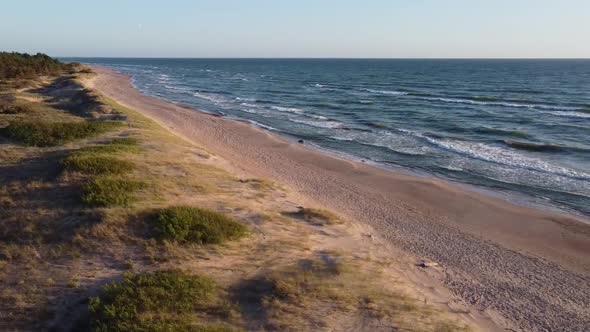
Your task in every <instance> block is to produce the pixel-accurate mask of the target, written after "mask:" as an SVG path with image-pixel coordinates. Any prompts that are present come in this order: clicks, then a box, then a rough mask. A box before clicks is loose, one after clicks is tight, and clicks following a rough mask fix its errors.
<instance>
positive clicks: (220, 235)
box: [155, 206, 248, 244]
mask: <svg viewBox="0 0 590 332" xmlns="http://www.w3.org/2000/svg"><path fill="white" fill-rule="evenodd" d="M155 230H156V234H157V236H158V237H160V238H161V239H166V240H174V241H178V242H192V243H198V244H218V243H222V242H224V241H227V240H235V239H239V238H241V237H243V236H245V235H246V234H247V232H248V229H247V227H246V226H244V225H242V224H240V223H238V222H236V221H234V220H233V219H231V218H229V217H227V216H225V215H223V214H221V213H218V212H215V211H210V210H206V209H200V208H194V207H189V206H177V207H171V208H166V209H163V210H161V211H160V213H159V214H158V216H157V218H156V221H155Z"/></svg>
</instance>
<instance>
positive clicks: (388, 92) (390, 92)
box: [366, 89, 408, 96]
mask: <svg viewBox="0 0 590 332" xmlns="http://www.w3.org/2000/svg"><path fill="white" fill-rule="evenodd" d="M366 91H368V92H370V93H376V94H380V95H390V96H405V95H407V94H408V93H407V92H403V91H395V90H375V89H366Z"/></svg>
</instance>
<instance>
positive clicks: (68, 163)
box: [62, 153, 134, 175]
mask: <svg viewBox="0 0 590 332" xmlns="http://www.w3.org/2000/svg"><path fill="white" fill-rule="evenodd" d="M62 166H63V169H64V171H68V172H80V173H84V174H93V175H101V174H110V175H116V174H123V173H127V172H130V171H132V170H133V168H134V165H133V163H132V162H130V161H127V160H121V159H119V158H116V157H112V156H100V155H93V154H79V153H75V154H72V155H70V156H68V157H66V158H65V159H64V160H63V161H62Z"/></svg>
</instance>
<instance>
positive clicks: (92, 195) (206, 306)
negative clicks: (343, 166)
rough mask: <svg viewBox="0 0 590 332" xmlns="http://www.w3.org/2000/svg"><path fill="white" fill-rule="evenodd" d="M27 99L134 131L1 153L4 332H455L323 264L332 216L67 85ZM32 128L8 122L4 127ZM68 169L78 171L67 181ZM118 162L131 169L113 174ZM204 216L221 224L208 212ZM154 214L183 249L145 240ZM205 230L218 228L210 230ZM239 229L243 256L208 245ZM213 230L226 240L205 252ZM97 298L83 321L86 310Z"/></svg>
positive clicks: (7, 146) (346, 262)
mask: <svg viewBox="0 0 590 332" xmlns="http://www.w3.org/2000/svg"><path fill="white" fill-rule="evenodd" d="M91 75H92V74H84V75H83V76H84V77H89V76H91ZM48 83H51V82H48ZM31 85H32V86H34V87H35V86H36V87H35V88H33V90H32V91H29V93H28V94H27V95H26V98H29V99H30V100H36V98H38V101H36V102H32V101H31V103H35V105H36V106H35V107H36V109H37V110H38V112H35V113H34V114H35V115H34V116H35V117H38V118H40V119H43V120H44V121H45V120H46V121H52V120H54V119H59V121H61V122H70V121H72V122H86V121H88V119H90V118H97V119H101V120H106V121H108V119H113V118H117V119H119V120H121V121H123V122H124V124H125V125H124V126H117V127H116V128H113V129H112V130H111V131H108V132H102V133H97V134H96V135H94V136H90V137H86V138H84V139H78V138H76V139H73V140H72V141H69V143H68V144H67V145H66V146H51V147H43V148H41V147H29V146H22V145H16V144H12V143H10V142H9V141H3V142H0V143H3V144H0V175H1V176H2V178H1V179H0V180H1V181H2V182H1V183H0V219H2V220H3V223H2V224H0V277H1V278H0V288H1V289H3V291H2V292H0V312H2V313H3V316H2V317H1V318H0V330H51V329H52V328H59V329H63V330H68V329H72V330H76V328H77V327H80V326H82V327H88V325H89V324H92V325H93V326H94V327H100V326H103V327H107V326H108V327H109V330H122V329H128V328H129V327H130V326H132V327H133V328H135V327H137V326H141V327H145V329H146V330H153V331H158V330H161V331H167V330H181V331H182V330H191V331H228V330H235V329H239V328H244V329H247V330H251V329H254V330H257V329H260V328H261V327H266V328H268V329H270V330H297V331H300V330H318V329H330V328H333V329H347V328H348V329H349V330H358V329H359V327H360V328H364V327H369V329H370V328H371V327H372V325H370V324H373V323H375V324H377V323H376V322H377V321H379V322H380V323H383V324H390V326H391V327H392V329H407V330H425V331H426V330H436V329H437V328H438V329H439V330H443V327H444V328H450V329H455V328H459V327H460V326H459V325H457V324H456V323H455V322H452V321H449V320H448V319H447V318H445V317H443V316H442V315H439V311H437V310H435V309H433V308H431V307H429V306H424V305H423V304H421V303H420V302H416V301H415V300H413V298H412V297H411V296H409V295H406V294H405V293H404V292H403V291H401V290H399V289H397V288H396V287H394V286H395V285H394V286H391V284H392V282H391V279H388V275H384V274H383V272H382V271H381V270H379V268H378V266H377V265H376V264H373V263H371V262H369V261H360V260H356V259H353V258H351V257H348V256H346V254H342V255H338V254H335V253H334V252H330V251H328V250H326V247H329V245H328V244H327V243H326V242H325V241H326V240H327V239H328V237H329V236H331V234H334V232H340V233H337V234H338V236H340V237H346V236H348V235H346V233H342V229H344V227H343V226H342V225H341V222H340V219H339V218H338V217H337V216H335V215H333V214H331V213H329V212H327V211H321V210H315V209H307V208H304V209H300V210H298V211H296V212H293V213H282V214H281V213H280V211H282V207H283V202H284V201H285V199H286V198H285V193H284V190H283V189H282V188H280V187H278V186H277V185H275V184H272V183H270V182H267V181H264V180H258V179H245V180H238V179H236V178H235V176H233V175H232V174H229V173H228V172H226V171H224V170H222V169H219V168H218V167H217V164H216V162H215V160H216V157H214V156H213V157H212V154H211V153H210V152H208V151H206V150H205V149H203V148H200V147H196V146H194V145H192V144H190V143H188V142H186V141H184V140H183V139H181V138H179V137H177V136H175V135H173V134H172V133H170V132H169V131H168V130H166V129H164V128H162V127H160V126H159V125H158V124H156V123H155V122H153V121H151V120H149V119H147V118H146V117H144V116H142V115H141V114H139V113H137V112H135V111H133V110H131V109H128V108H125V107H122V106H120V105H118V104H116V103H115V102H114V101H112V100H109V99H108V98H105V97H101V96H98V95H96V94H94V93H93V92H92V91H82V92H80V91H81V86H80V85H79V84H78V83H76V82H75V81H72V79H71V78H67V79H63V80H60V81H54V82H53V83H51V84H50V85H49V87H48V86H47V85H44V86H42V84H40V83H38V82H37V83H32V84H31ZM15 94H16V97H17V98H20V97H23V95H22V94H21V93H18V92H15ZM31 114H32V113H31ZM30 116H31V115H30V114H28V113H19V114H0V123H1V122H2V121H5V122H10V121H16V120H18V121H27V120H28V119H30V118H29V117H30ZM72 151H73V152H72ZM68 155H70V157H68ZM4 157H5V158H4ZM63 158H66V159H67V158H71V161H72V162H71V165H69V166H67V167H66V168H67V169H68V172H65V173H60V172H61V170H62V165H61V164H60V160H62V159H63ZM115 160H116V161H115ZM119 161H121V162H123V163H125V164H126V165H133V166H132V167H127V168H126V167H122V168H121V167H119V168H116V169H117V170H120V169H124V170H123V171H121V172H119V171H117V170H115V171H113V169H112V168H111V166H112V165H113V164H114V163H118V162H119ZM65 164H68V163H65ZM103 165H109V166H103ZM105 167H106V168H108V170H104V169H103V168H105ZM99 169H100V170H99ZM116 173H118V174H119V175H115V174H116ZM97 174H98V175H97ZM100 174H102V175H100ZM80 195H82V200H81V199H80V197H81V196H80ZM170 206H188V207H192V206H198V207H200V209H193V208H185V209H182V211H176V210H174V209H170V208H169V207H170ZM209 210H213V211H221V212H222V213H223V217H222V216H220V215H218V214H216V213H211V212H203V211H209ZM183 211H184V212H187V211H188V212H187V213H184V212H183ZM159 212H160V216H164V217H163V218H161V219H160V220H159V222H160V226H161V227H160V234H168V235H170V234H172V233H174V234H173V235H174V236H172V237H170V238H169V239H176V240H178V241H157V240H155V239H153V238H151V236H153V235H154V233H153V228H152V227H153V225H154V224H153V223H150V222H151V221H154V219H150V218H152V217H153V216H154V215H158V213H159ZM180 212H182V213H180ZM204 215H205V216H208V217H207V218H205V219H203V218H202V217H203V216H204ZM209 217H211V218H209ZM203 220H208V222H207V223H203V222H202V221H203ZM211 220H213V221H220V220H222V222H221V223H218V224H215V227H213V228H211V227H203V224H208V226H211V224H210V221H211ZM233 220H239V221H240V223H239V224H237V225H240V226H236V224H234V222H233ZM298 220H303V221H305V222H298ZM229 221H232V222H229ZM242 222H243V224H244V225H246V226H244V225H242ZM170 225H172V226H174V227H172V228H170V227H169V226H170ZM179 225H180V226H182V227H180V228H179V229H180V230H181V232H177V230H178V229H177V228H176V226H179ZM228 225H230V227H229V228H228ZM318 225H319V226H322V227H316V226H318ZM185 226H187V227H185ZM205 226H207V225H205ZM232 227H233V228H235V229H234V231H231V232H229V233H227V231H228V230H232V229H233V228H232ZM245 227H247V228H248V229H249V233H250V234H251V235H250V236H248V237H246V238H244V239H243V240H241V241H237V242H233V241H228V242H225V243H224V244H222V245H212V246H201V245H198V243H219V242H222V240H225V239H236V238H239V237H241V236H243V234H244V233H245V229H246V228H245ZM338 227H340V228H338ZM170 229H173V230H174V232H172V233H170V232H166V231H167V230H170ZM211 229H213V230H214V231H215V232H214V233H215V234H217V235H215V236H212V237H211V236H209V235H210V234H213V233H211V232H210V231H211ZM177 233H178V234H184V235H182V237H180V238H176V234H177ZM219 234H221V235H219ZM228 234H229V235H228ZM168 235H166V236H164V238H166V237H168ZM203 235H206V236H203ZM211 239H213V241H211ZM195 242H196V243H195ZM318 247H321V250H318ZM171 267H173V268H179V267H180V268H183V269H184V268H186V269H188V270H190V271H199V273H204V274H207V275H209V276H210V278H212V279H214V280H215V285H214V287H212V289H213V290H212V291H211V292H210V293H207V292H208V291H207V292H205V293H207V294H210V296H211V297H210V298H209V299H208V300H204V301H200V299H202V298H200V297H199V296H197V295H199V294H204V293H199V292H200V291H203V290H207V289H209V287H203V288H200V287H192V286H191V287H188V286H190V285H193V286H194V285H197V286H198V284H199V282H200V281H203V280H206V279H207V278H205V277H198V276H194V275H193V274H192V273H190V274H186V273H184V274H176V272H173V273H171V274H166V273H169V272H161V273H162V274H159V273H160V272H156V271H160V270H164V271H168V270H169V269H170V268H171ZM129 270H132V274H128V275H126V277H123V279H121V277H122V276H123V275H124V273H125V272H128V271H129ZM361 272H362V273H361ZM261 274H263V275H264V276H261ZM154 276H155V277H154ZM202 278H205V279H202ZM113 280H119V282H115V283H113V282H112V281H113ZM191 280H192V281H191ZM199 280H200V281H199ZM162 281H165V282H162ZM193 281H195V283H192V282H193ZM197 281H199V282H197ZM104 284H108V285H110V286H108V287H107V288H106V289H103V288H102V287H101V286H102V285H104ZM205 284H206V282H205ZM176 286H179V287H176ZM185 286H187V287H185ZM390 286H391V287H390ZM169 287H172V288H169ZM400 288H403V287H400ZM199 289H200V291H199V292H197V293H194V292H193V291H197V290H199ZM252 290H254V291H252ZM97 294H98V297H96V296H97ZM92 296H94V297H95V299H96V300H94V301H93V305H92V306H91V308H90V309H91V311H92V316H91V318H90V319H89V316H88V314H89V311H88V309H89V308H88V306H87V305H85V304H84V301H83V300H84V299H87V298H88V297H92ZM205 297H206V296H205ZM177 306H178V307H177ZM130 308H131V309H133V308H138V310H137V311H134V310H131V309H130ZM110 309H113V310H114V311H109V310H110ZM185 309H186V310H185ZM124 313H131V315H130V316H128V315H126V314H124ZM120 314H121V315H120ZM331 317H332V318H331ZM103 323H104V325H102V324H103ZM111 323H113V324H115V325H110V324H111ZM134 324H135V325H134ZM113 326H118V327H116V328H112V327H113ZM111 328H112V329H111Z"/></svg>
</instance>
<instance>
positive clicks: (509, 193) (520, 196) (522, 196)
mask: <svg viewBox="0 0 590 332" xmlns="http://www.w3.org/2000/svg"><path fill="white" fill-rule="evenodd" d="M92 66H93V67H100V66H98V65H92ZM105 68H106V67H105ZM107 69H110V68H107ZM121 74H122V73H121ZM123 75H126V74H123ZM130 83H131V85H132V86H133V88H134V89H136V90H138V91H139V92H140V93H141V94H142V95H145V96H148V97H152V98H156V99H160V100H163V101H165V102H169V103H172V104H174V105H176V106H178V107H181V108H187V109H191V110H195V111H198V112H201V113H205V114H208V115H210V116H216V117H223V118H226V119H229V120H233V121H239V122H243V123H246V124H248V125H251V126H254V127H256V128H257V129H260V130H263V131H268V132H270V133H272V134H274V135H277V136H279V137H280V138H281V139H284V140H286V141H289V142H290V143H293V144H295V143H298V142H297V141H298V140H299V138H298V137H296V136H292V135H290V134H287V133H284V132H282V131H281V130H279V129H276V128H273V127H270V126H267V125H264V124H262V123H259V122H256V121H253V120H248V119H243V118H239V117H235V116H232V115H228V114H225V113H223V112H213V111H203V110H199V109H196V108H194V107H192V106H190V105H185V104H182V103H178V102H175V101H173V100H170V99H166V98H164V97H162V96H157V95H153V94H147V93H145V92H144V91H142V90H141V89H140V88H139V87H138V86H137V85H136V84H135V81H134V78H133V77H131V76H130ZM304 144H305V147H307V148H309V149H312V150H314V151H317V152H320V153H322V154H327V155H330V156H331V157H334V158H339V159H344V160H345V161H353V162H359V163H360V162H362V163H365V164H366V165H369V166H371V167H375V168H378V169H381V170H384V171H388V172H394V173H401V174H404V175H408V176H416V177H420V178H425V179H429V178H433V179H435V180H437V181H441V182H444V183H447V184H448V185H450V186H456V187H458V188H460V189H462V190H466V191H469V192H472V193H476V194H481V195H484V196H488V197H491V198H496V199H500V200H503V201H504V202H506V203H508V204H511V205H516V206H520V207H524V208H530V209H533V210H541V211H543V212H546V213H551V214H560V215H566V216H570V217H573V218H576V219H577V220H578V221H580V222H582V223H584V224H587V225H588V226H590V215H588V214H585V213H584V212H582V211H580V210H577V209H575V208H573V207H570V206H567V205H560V204H558V203H557V202H556V201H553V200H549V201H545V200H544V199H543V197H542V196H534V195H531V194H529V193H524V192H520V191H518V190H514V189H507V188H500V187H489V186H485V185H480V184H477V183H470V182H464V181H461V180H459V179H454V178H451V177H447V176H444V175H440V174H435V173H430V172H428V171H426V170H420V169H414V168H411V167H406V166H402V165H397V164H393V163H386V162H380V161H375V160H366V159H364V158H362V157H359V156H356V155H353V154H348V153H346V152H342V151H338V150H335V149H334V150H332V149H329V148H324V147H321V146H319V145H316V144H314V143H308V142H307V141H306V142H305V143H304Z"/></svg>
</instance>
